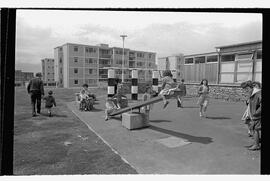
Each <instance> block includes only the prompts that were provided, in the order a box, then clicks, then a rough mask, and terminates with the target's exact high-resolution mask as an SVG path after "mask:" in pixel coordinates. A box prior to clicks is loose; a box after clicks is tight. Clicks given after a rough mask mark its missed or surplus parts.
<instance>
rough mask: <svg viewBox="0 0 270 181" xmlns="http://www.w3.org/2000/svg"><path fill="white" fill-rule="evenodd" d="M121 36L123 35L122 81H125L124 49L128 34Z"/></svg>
mask: <svg viewBox="0 0 270 181" xmlns="http://www.w3.org/2000/svg"><path fill="white" fill-rule="evenodd" d="M120 37H122V39H123V56H122V83H123V82H124V62H125V54H124V50H125V38H126V37H127V35H120Z"/></svg>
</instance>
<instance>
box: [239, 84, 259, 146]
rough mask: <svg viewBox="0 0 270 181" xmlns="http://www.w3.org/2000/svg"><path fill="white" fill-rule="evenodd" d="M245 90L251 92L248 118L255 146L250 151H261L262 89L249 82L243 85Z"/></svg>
mask: <svg viewBox="0 0 270 181" xmlns="http://www.w3.org/2000/svg"><path fill="white" fill-rule="evenodd" d="M241 87H242V88H243V89H246V90H247V91H249V92H251V94H250V96H249V98H248V109H247V117H249V118H250V120H251V121H250V125H249V129H250V130H251V131H252V132H253V140H254V142H253V144H252V145H250V147H249V148H248V149H249V150H252V151H255V150H260V143H259V142H260V133H259V132H260V131H261V108H262V97H261V89H259V88H258V87H259V86H258V85H257V86H255V85H254V84H253V83H252V82H250V81H248V82H246V83H243V84H241Z"/></svg>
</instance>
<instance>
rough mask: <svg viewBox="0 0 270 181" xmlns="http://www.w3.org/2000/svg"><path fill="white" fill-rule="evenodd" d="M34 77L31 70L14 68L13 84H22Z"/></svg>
mask: <svg viewBox="0 0 270 181" xmlns="http://www.w3.org/2000/svg"><path fill="white" fill-rule="evenodd" d="M33 77H34V73H33V72H23V71H21V70H15V86H23V85H25V84H26V83H27V82H29V81H30V80H31V79H32V78H33Z"/></svg>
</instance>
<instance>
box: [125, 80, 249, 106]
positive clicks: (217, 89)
mask: <svg viewBox="0 0 270 181" xmlns="http://www.w3.org/2000/svg"><path fill="white" fill-rule="evenodd" d="M149 85H150V86H152V85H151V82H145V83H138V93H139V94H142V93H144V92H145V88H146V86H149ZM185 85H186V88H187V96H192V97H196V96H198V93H197V92H198V88H199V86H200V85H199V84H195V83H186V84H185ZM209 88H210V92H209V96H210V97H211V98H215V99H223V100H226V101H233V102H238V101H245V100H246V99H247V97H248V94H247V93H246V92H244V91H243V89H242V88H241V87H240V86H239V85H222V84H210V85H209ZM160 89H161V88H160V87H159V91H160ZM130 93H131V83H124V94H130Z"/></svg>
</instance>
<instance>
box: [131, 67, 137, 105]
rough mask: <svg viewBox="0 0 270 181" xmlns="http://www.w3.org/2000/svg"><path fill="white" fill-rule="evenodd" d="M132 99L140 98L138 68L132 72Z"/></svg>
mask: <svg viewBox="0 0 270 181" xmlns="http://www.w3.org/2000/svg"><path fill="white" fill-rule="evenodd" d="M131 99H132V100H138V70H136V69H133V70H132V72H131Z"/></svg>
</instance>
